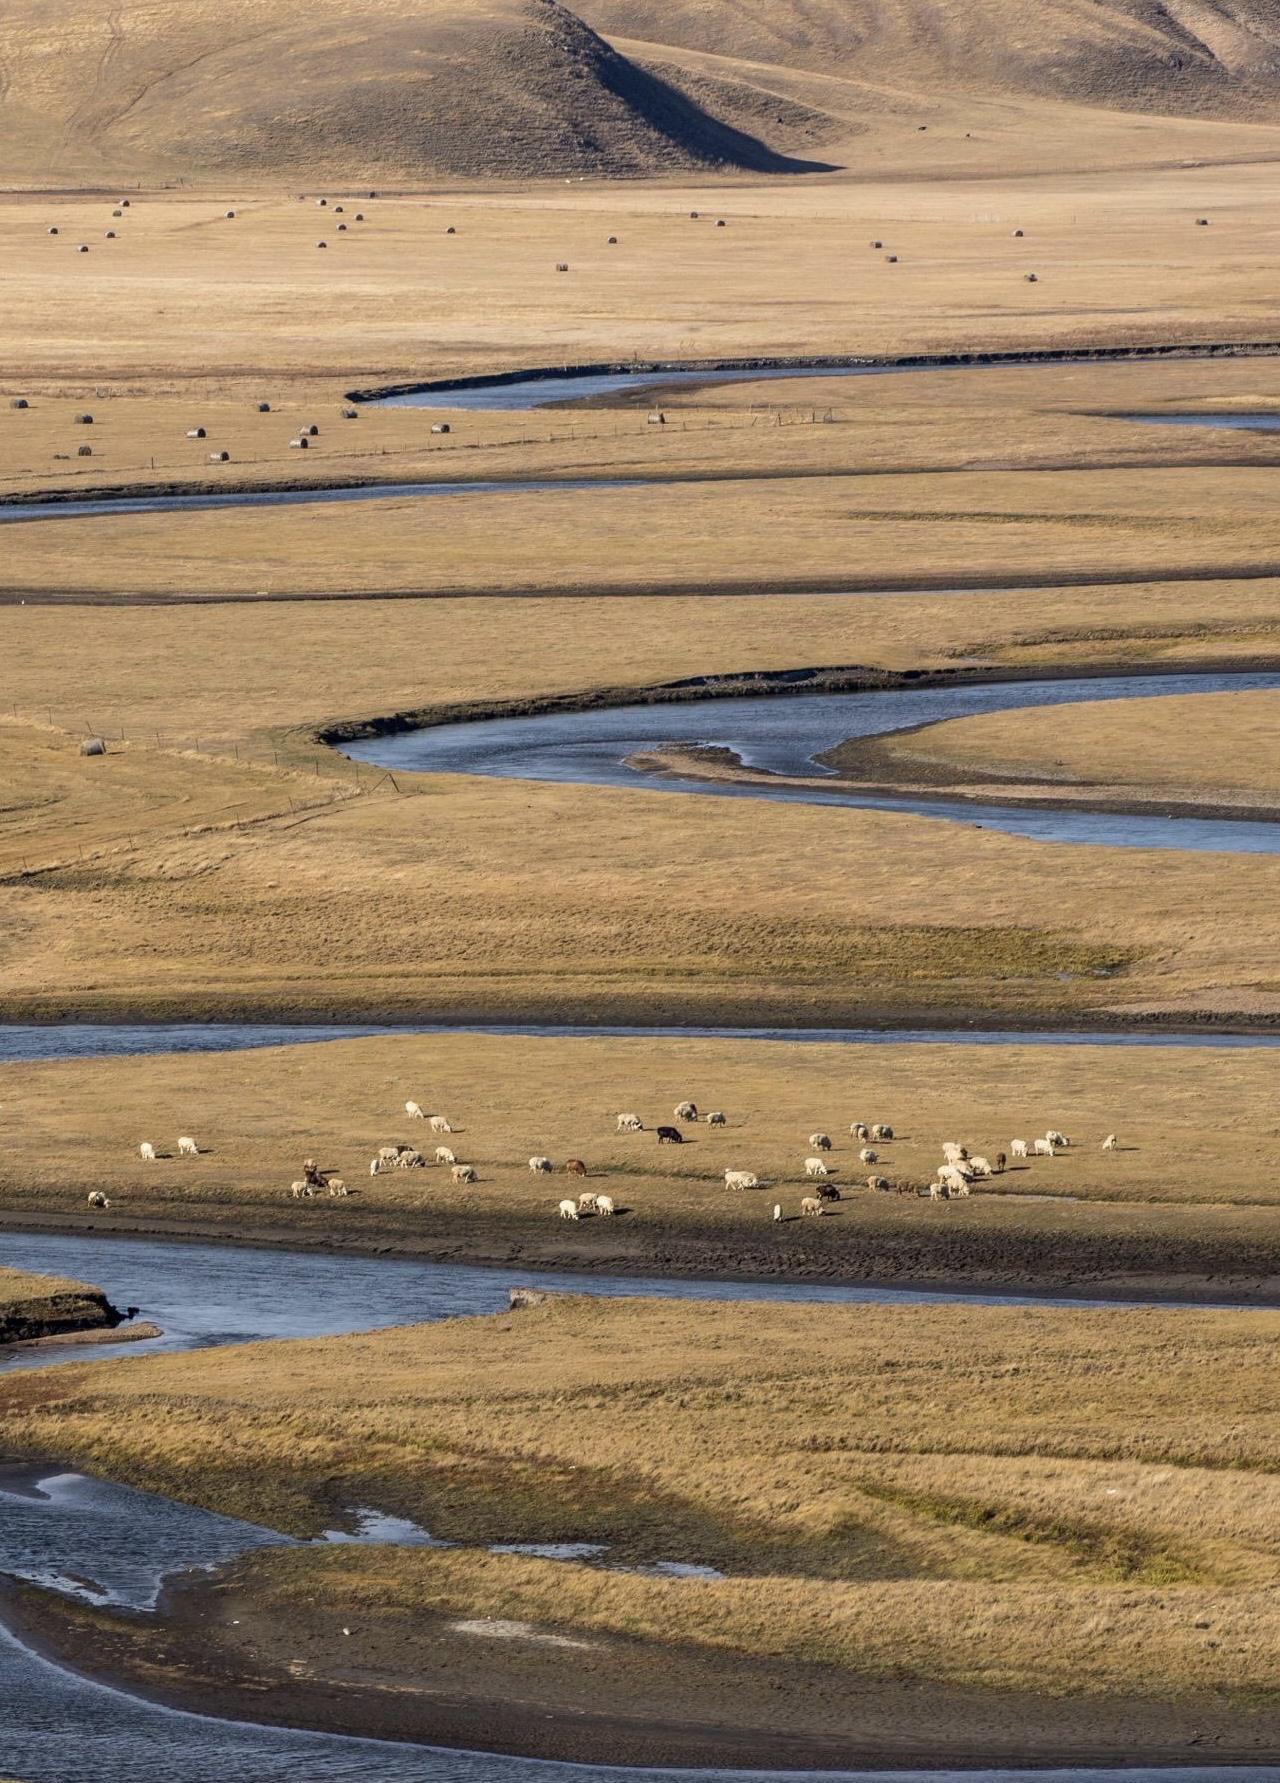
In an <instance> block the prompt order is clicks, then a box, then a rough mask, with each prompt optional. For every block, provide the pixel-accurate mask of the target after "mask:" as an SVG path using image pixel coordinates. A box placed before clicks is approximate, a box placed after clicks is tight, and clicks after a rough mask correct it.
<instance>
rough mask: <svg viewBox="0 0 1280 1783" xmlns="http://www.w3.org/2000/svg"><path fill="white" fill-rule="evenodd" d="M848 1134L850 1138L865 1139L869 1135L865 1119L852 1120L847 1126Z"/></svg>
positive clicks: (869, 1131) (869, 1130)
mask: <svg viewBox="0 0 1280 1783" xmlns="http://www.w3.org/2000/svg"><path fill="white" fill-rule="evenodd" d="M849 1136H850V1138H851V1139H861V1140H863V1141H866V1140H868V1139H870V1137H871V1129H870V1127H869V1126H868V1125H867V1123H866V1122H865V1121H854V1122H853V1124H852V1125H851V1126H850V1128H849Z"/></svg>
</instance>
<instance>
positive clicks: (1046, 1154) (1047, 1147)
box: [1035, 1139, 1054, 1158]
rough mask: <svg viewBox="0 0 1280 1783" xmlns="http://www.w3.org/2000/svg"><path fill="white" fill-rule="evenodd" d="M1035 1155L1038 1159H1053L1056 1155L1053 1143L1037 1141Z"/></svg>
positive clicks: (1043, 1140)
mask: <svg viewBox="0 0 1280 1783" xmlns="http://www.w3.org/2000/svg"><path fill="white" fill-rule="evenodd" d="M1035 1154H1036V1156H1037V1158H1051V1157H1052V1156H1053V1155H1054V1153H1053V1146H1052V1144H1051V1142H1050V1141H1049V1140H1047V1139H1037V1140H1036V1143H1035Z"/></svg>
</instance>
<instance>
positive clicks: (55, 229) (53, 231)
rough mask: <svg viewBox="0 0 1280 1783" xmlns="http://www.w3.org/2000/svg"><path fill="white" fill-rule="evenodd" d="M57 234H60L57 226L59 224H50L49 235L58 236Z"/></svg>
mask: <svg viewBox="0 0 1280 1783" xmlns="http://www.w3.org/2000/svg"><path fill="white" fill-rule="evenodd" d="M57 233H58V225H57V224H56V223H50V225H49V234H50V235H56V234H57Z"/></svg>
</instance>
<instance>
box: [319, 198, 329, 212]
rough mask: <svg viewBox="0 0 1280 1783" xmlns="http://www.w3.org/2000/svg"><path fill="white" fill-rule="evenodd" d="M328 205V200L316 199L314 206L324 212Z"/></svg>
mask: <svg viewBox="0 0 1280 1783" xmlns="http://www.w3.org/2000/svg"><path fill="white" fill-rule="evenodd" d="M328 203H329V200H328V199H327V198H317V199H316V204H317V205H318V206H319V208H320V209H321V210H324V209H325V208H326V207H327V205H328Z"/></svg>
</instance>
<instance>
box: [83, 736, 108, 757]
mask: <svg viewBox="0 0 1280 1783" xmlns="http://www.w3.org/2000/svg"><path fill="white" fill-rule="evenodd" d="M80 753H81V755H105V754H106V753H107V746H106V744H105V743H104V742H103V741H102V738H101V737H86V738H85V739H84V741H83V742H82V743H81V745H80Z"/></svg>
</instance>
